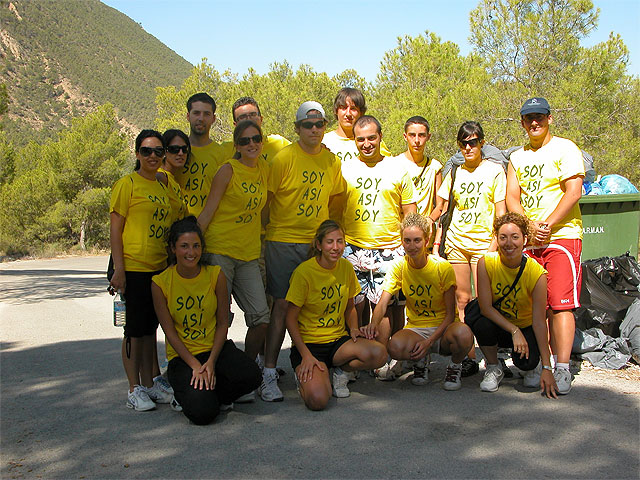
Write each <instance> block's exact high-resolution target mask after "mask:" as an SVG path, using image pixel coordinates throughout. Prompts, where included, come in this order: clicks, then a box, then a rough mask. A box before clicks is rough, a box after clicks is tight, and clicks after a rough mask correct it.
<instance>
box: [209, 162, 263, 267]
mask: <svg viewBox="0 0 640 480" xmlns="http://www.w3.org/2000/svg"><path fill="white" fill-rule="evenodd" d="M228 163H229V164H230V165H231V167H232V168H233V174H232V175H231V180H230V181H229V184H228V185H227V189H226V191H225V192H224V195H223V196H222V198H221V199H220V203H219V204H218V209H217V210H216V213H215V215H214V216H213V218H212V219H211V222H210V223H209V226H208V228H207V230H206V232H205V235H204V240H205V246H206V251H207V252H209V253H217V254H219V255H226V256H228V257H231V258H235V259H237V260H243V261H245V262H248V261H250V260H254V259H256V258H259V257H260V228H261V218H260V213H261V212H262V208H263V207H264V204H265V203H266V201H267V176H268V166H267V164H266V163H265V162H263V161H262V160H258V164H257V165H256V166H255V167H254V168H251V167H248V166H246V165H244V164H243V163H241V162H240V161H238V160H236V159H231V160H229V162H228Z"/></svg>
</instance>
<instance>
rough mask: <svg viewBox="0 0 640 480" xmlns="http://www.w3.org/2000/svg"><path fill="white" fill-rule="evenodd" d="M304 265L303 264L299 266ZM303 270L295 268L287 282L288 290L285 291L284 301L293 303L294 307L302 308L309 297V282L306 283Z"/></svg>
mask: <svg viewBox="0 0 640 480" xmlns="http://www.w3.org/2000/svg"><path fill="white" fill-rule="evenodd" d="M300 265H304V263H302V264H300ZM303 270H304V269H301V268H299V267H298V268H296V269H295V270H294V271H293V274H292V275H291V280H290V281H289V290H288V291H287V296H286V300H287V301H288V302H291V303H293V304H294V305H295V306H296V307H300V308H302V306H303V305H304V304H305V303H306V301H307V297H308V295H309V282H308V281H307V279H306V277H305V275H304V272H303Z"/></svg>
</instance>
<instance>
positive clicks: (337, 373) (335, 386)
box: [331, 367, 351, 398]
mask: <svg viewBox="0 0 640 480" xmlns="http://www.w3.org/2000/svg"><path fill="white" fill-rule="evenodd" d="M348 383H349V378H348V377H347V374H346V373H345V372H344V371H343V370H342V369H341V368H340V367H334V369H333V374H332V375H331V384H332V390H333V396H334V397H336V398H347V397H348V396H349V395H351V392H349V389H348V388H347V384H348Z"/></svg>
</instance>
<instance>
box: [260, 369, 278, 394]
mask: <svg viewBox="0 0 640 480" xmlns="http://www.w3.org/2000/svg"><path fill="white" fill-rule="evenodd" d="M258 394H260V398H262V400H264V401H265V402H281V401H282V400H283V399H284V396H283V395H282V392H281V391H280V388H279V387H278V373H277V372H273V370H270V371H269V370H267V369H266V368H265V369H264V372H263V374H262V384H261V385H260V387H258Z"/></svg>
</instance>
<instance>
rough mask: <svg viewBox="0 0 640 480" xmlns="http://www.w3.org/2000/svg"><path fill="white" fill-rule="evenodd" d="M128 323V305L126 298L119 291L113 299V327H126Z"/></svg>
mask: <svg viewBox="0 0 640 480" xmlns="http://www.w3.org/2000/svg"><path fill="white" fill-rule="evenodd" d="M126 323H127V304H126V303H125V301H124V297H123V296H122V294H121V293H120V291H119V290H118V293H116V295H115V296H114V297H113V325H114V326H115V327H124V326H125V325H126Z"/></svg>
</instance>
